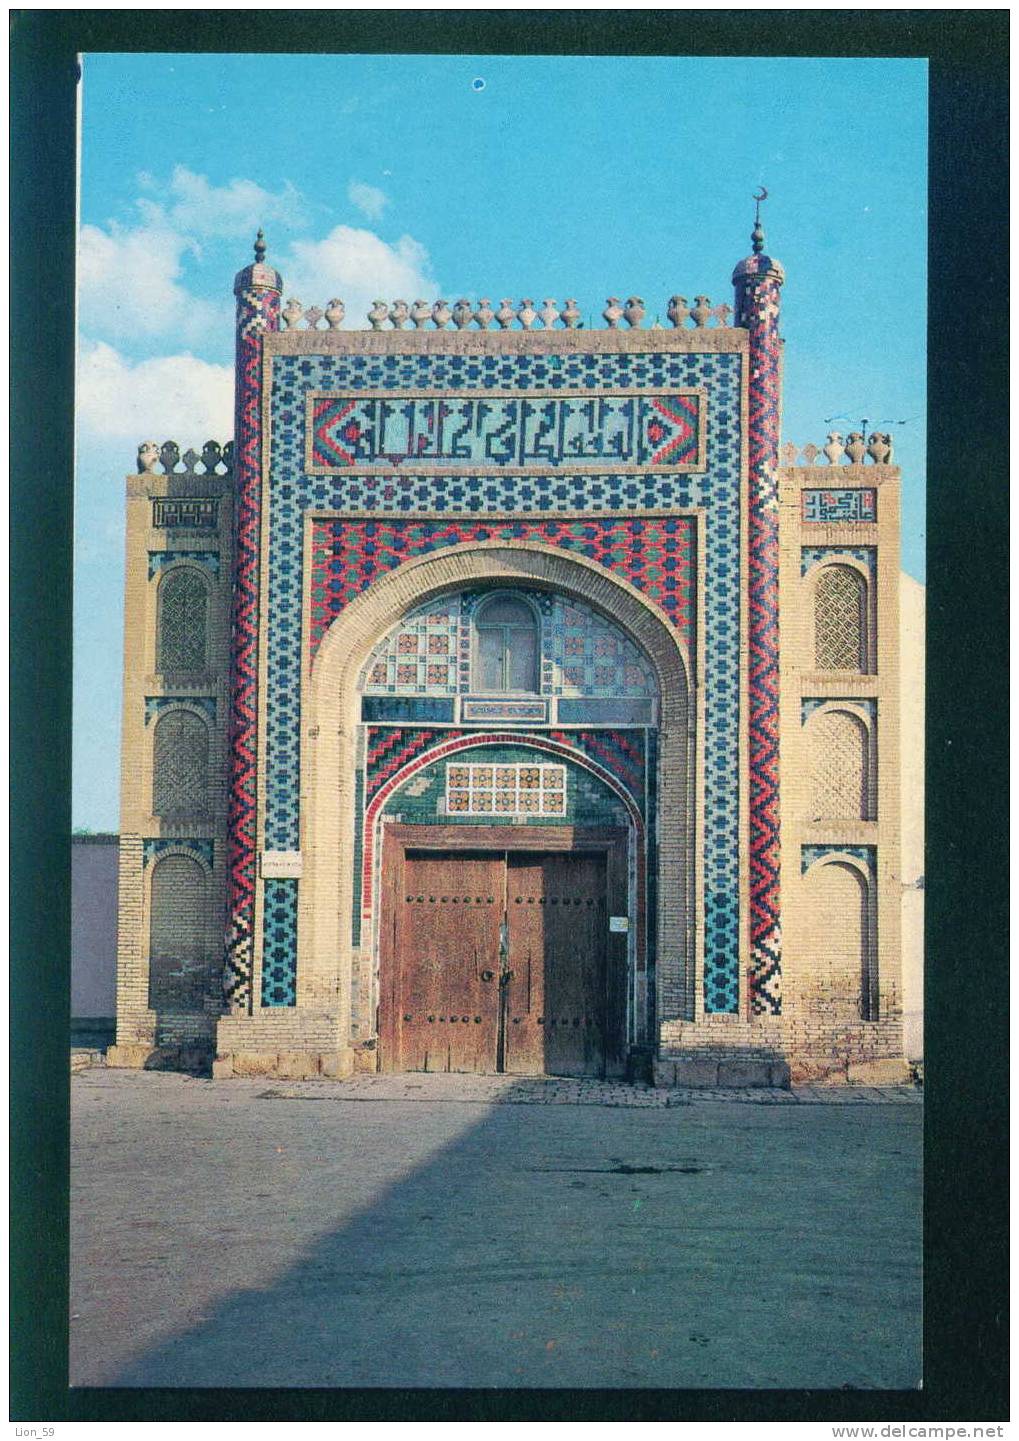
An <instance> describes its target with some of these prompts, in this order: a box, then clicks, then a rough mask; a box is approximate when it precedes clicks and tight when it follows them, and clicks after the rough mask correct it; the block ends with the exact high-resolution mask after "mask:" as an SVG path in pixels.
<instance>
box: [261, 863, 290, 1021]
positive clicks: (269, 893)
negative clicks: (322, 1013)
mask: <svg viewBox="0 0 1019 1441" xmlns="http://www.w3.org/2000/svg"><path fill="white" fill-rule="evenodd" d="M263 885H264V888H265V890H264V898H265V905H264V911H263V919H262V934H263V938H264V944H263V949H262V1005H263V1006H296V1005H297V886H298V882H297V881H296V880H292V879H289V878H288V879H285V880H267V881H264V882H263Z"/></svg>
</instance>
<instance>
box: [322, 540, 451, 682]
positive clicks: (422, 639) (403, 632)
mask: <svg viewBox="0 0 1019 1441" xmlns="http://www.w3.org/2000/svg"><path fill="white" fill-rule="evenodd" d="M316 529H317V528H316ZM312 574H313V576H315V575H320V576H321V580H320V582H319V584H320V587H321V585H323V584H324V585H326V586H327V587H328V586H329V585H331V584H332V577H331V573H330V571H329V569H328V568H326V567H322V568H321V569H320V567H319V564H318V560H317V558H316V559H315V560H314V561H313V571H312ZM326 577H329V579H326ZM328 615H329V606H328V603H327V602H326V603H323V601H321V600H320V601H319V602H318V603H317V604H316V602H315V601H313V602H312V616H313V620H312V626H311V630H312V642H311V644H312V655H313V656H314V654H315V648H316V645H317V642H318V639H319V638H320V637H321V636H322V635H323V634H324V633H325V630H326V628H327V626H328V625H329V623H330V621H331V619H332V617H331V616H330V617H329V619H328V620H326V619H325V617H326V616H328ZM459 653H460V597H459V596H458V595H453V596H442V597H440V598H439V599H437V600H435V601H432V602H430V603H429V604H428V605H424V606H418V607H417V609H415V610H412V611H411V612H410V613H409V614H408V615H405V616H404V617H403V619H402V620H401V621H400V624H399V625H398V626H397V627H396V628H395V629H394V630H392V631H391V632H390V634H389V635H388V636H387V637H386V639H385V640H384V641H382V643H381V644H380V645H377V646H376V647H375V649H374V650H373V651H372V654H371V656H370V658H369V660H368V663H367V665H366V666H365V668H364V671H363V673H362V691H363V693H364V694H365V695H385V694H387V693H391V694H401V693H402V694H405V695H406V694H409V693H412V692H415V693H416V692H420V693H421V694H422V695H456V693H457V688H458V686H457V678H458V677H457V667H458V664H459Z"/></svg>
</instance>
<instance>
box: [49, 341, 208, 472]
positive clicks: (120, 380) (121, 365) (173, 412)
mask: <svg viewBox="0 0 1019 1441" xmlns="http://www.w3.org/2000/svg"><path fill="white" fill-rule="evenodd" d="M233 400H234V379H233V367H232V366H229V365H210V364H209V363H208V362H207V361H204V360H198V359H196V358H195V356H193V355H187V354H181V355H161V356H156V357H155V358H153V359H151V360H143V361H140V362H138V363H137V364H133V363H132V362H131V361H130V360H127V359H125V357H124V356H122V355H121V354H120V353H119V352H118V351H116V350H114V348H113V347H112V346H111V345H107V344H106V343H105V342H103V341H98V342H94V341H89V340H83V341H82V343H81V347H80V350H79V355H78V387H77V416H78V434H79V440H80V442H81V443H82V444H84V445H85V446H87V447H88V448H89V449H91V448H92V447H93V445H94V444H95V442H100V441H101V442H105V443H106V445H108V446H109V447H111V453H110V455H109V459H108V462H107V463H108V465H109V466H110V467H112V470H113V472H114V473H115V474H118V473H120V472H121V471H122V470H127V469H130V468H131V467H132V466H133V465H134V459H135V449H136V447H137V446H138V445H139V444H140V443H141V442H142V441H143V440H154V441H156V443H157V444H162V442H163V441H164V440H176V441H178V442H179V444H180V447H181V449H182V450H187V449H188V448H189V447H193V448H194V449H195V450H201V447H202V444H203V442H204V441H206V440H218V441H220V442H223V441H226V440H230V439H231V438H232V437H233V428H234V422H233ZM121 452H123V459H121V458H120V453H121Z"/></svg>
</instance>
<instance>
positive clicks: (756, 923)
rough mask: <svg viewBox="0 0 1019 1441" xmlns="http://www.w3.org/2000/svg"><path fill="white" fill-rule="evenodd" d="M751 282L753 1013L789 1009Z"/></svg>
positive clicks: (763, 421)
mask: <svg viewBox="0 0 1019 1441" xmlns="http://www.w3.org/2000/svg"><path fill="white" fill-rule="evenodd" d="M760 260H761V262H762V263H763V264H762V270H763V273H762V274H760V275H759V276H758V277H757V278H756V279H755V280H753V281H750V282H749V285H750V287H751V293H750V295H749V296H748V304H747V307H746V321H747V326H748V329H749V331H750V382H749V396H748V401H749V407H748V417H747V444H748V468H749V492H750V493H749V508H748V527H747V529H748V536H747V556H748V565H747V572H748V605H749V625H748V632H749V649H750V665H749V674H748V683H747V707H748V745H749V762H750V765H749V769H750V1006H751V1010H752V1011H753V1013H754V1014H756V1015H761V1014H772V1015H777V1014H779V1012H780V1011H781V1009H782V991H781V984H782V976H781V968H782V926H781V908H780V884H781V875H780V861H781V843H780V833H779V790H778V782H779V605H778V443H779V416H780V407H781V374H782V372H781V364H782V341H781V339H780V337H779V331H778V314H779V286H780V281H779V280H778V278H777V277H776V276H775V275H774V274H773V273H769V271H770V267H771V262H770V261H769V260H768V258H767V257H766V256H761V257H760Z"/></svg>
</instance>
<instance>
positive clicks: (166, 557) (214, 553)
mask: <svg viewBox="0 0 1019 1441" xmlns="http://www.w3.org/2000/svg"><path fill="white" fill-rule="evenodd" d="M177 560H189V561H191V562H192V563H193V564H194V565H200V566H201V567H202V568H203V570H207V571H208V572H209V574H210V575H215V576H218V575H219V551H218V550H150V551H149V580H152V579H154V577H155V576H157V575H158V574H159V572H160V571H161V570H162V569H163V568H164V567H165V566H168V565H172V564H173V562H174V561H177Z"/></svg>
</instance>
